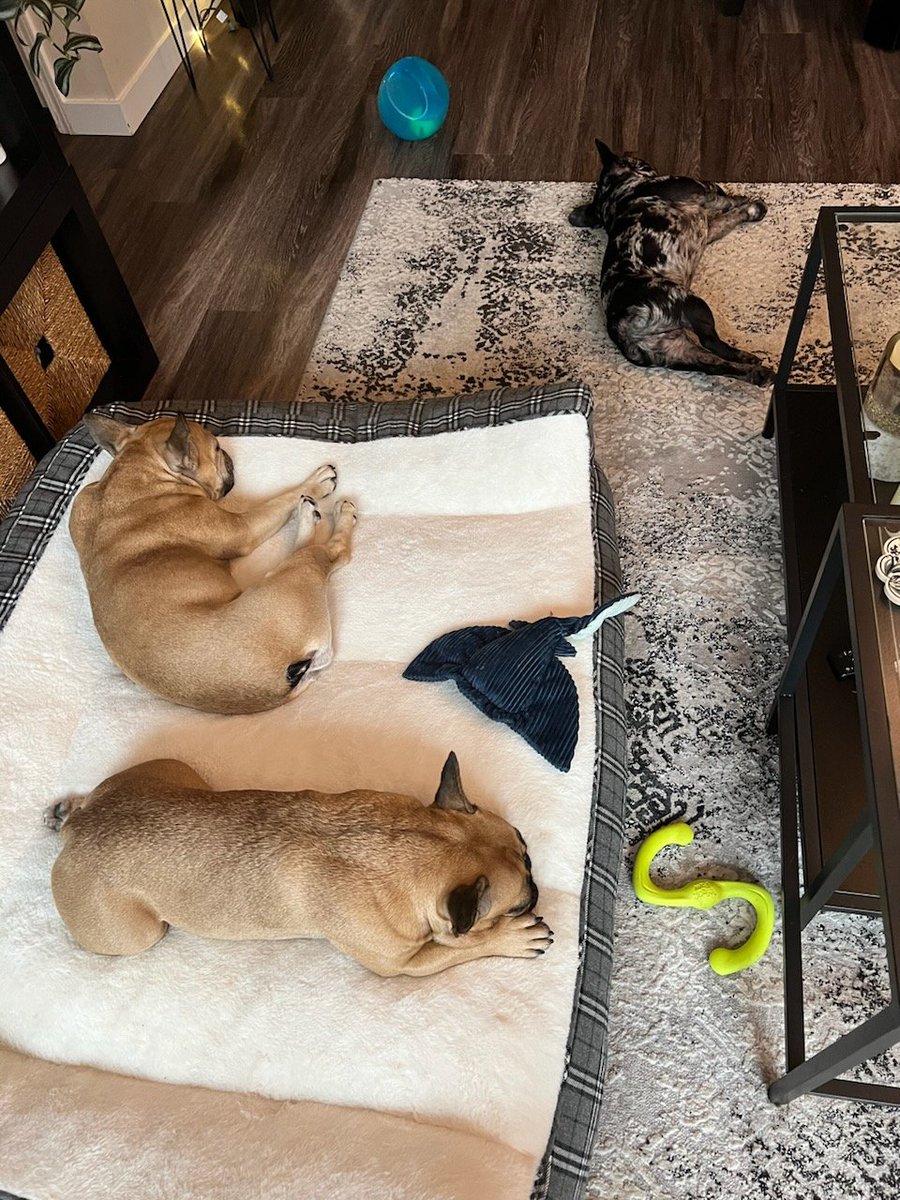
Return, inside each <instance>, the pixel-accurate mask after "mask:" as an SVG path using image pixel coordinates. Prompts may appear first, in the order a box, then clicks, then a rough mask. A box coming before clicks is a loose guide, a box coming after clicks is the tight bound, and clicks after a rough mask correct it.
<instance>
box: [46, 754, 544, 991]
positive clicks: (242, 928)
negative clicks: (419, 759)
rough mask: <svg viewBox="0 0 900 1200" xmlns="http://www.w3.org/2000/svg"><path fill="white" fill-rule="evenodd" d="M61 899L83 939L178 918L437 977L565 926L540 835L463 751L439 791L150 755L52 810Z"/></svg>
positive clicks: (517, 954)
mask: <svg viewBox="0 0 900 1200" xmlns="http://www.w3.org/2000/svg"><path fill="white" fill-rule="evenodd" d="M47 823H48V824H49V825H50V826H51V827H52V828H55V829H59V828H61V829H62V839H63V842H64V846H63V849H62V851H61V853H60V855H59V857H58V858H57V860H56V862H55V864H54V866H53V875H52V882H53V898H54V900H55V901H56V907H57V909H58V910H59V913H60V915H61V917H62V919H63V921H64V922H65V924H66V926H67V927H68V929H69V932H70V933H71V934H72V936H73V937H74V938H75V940H76V941H77V942H78V943H79V945H81V946H82V947H84V948H85V949H86V950H92V951H94V952H96V953H98V954H137V953H139V952H140V951H142V950H147V949H148V948H149V947H150V946H152V945H154V944H155V943H156V942H158V941H159V940H160V938H162V937H164V936H165V933H166V930H167V929H168V927H169V925H173V926H175V927H176V928H178V929H182V930H185V931H187V932H189V933H194V934H199V935H201V936H203V937H210V938H229V939H239V940H244V939H249V938H327V939H328V941H330V942H331V943H332V944H333V945H334V946H336V947H337V948H338V949H339V950H342V951H343V952H344V953H345V954H348V955H349V956H350V957H351V958H354V959H355V960H356V961H357V962H359V963H361V964H362V965H363V966H365V967H368V968H369V970H371V971H374V972H376V973H377V974H378V975H434V974H436V973H437V972H438V971H443V970H445V969H446V968H447V967H452V966H455V965H456V964H457V963H463V962H468V961H470V960H472V959H475V958H486V957H489V956H492V955H501V956H506V957H511V958H536V957H537V956H538V955H540V954H543V953H544V951H545V950H546V949H547V948H548V947H549V946H550V944H551V943H552V940H553V935H552V933H551V931H550V930H549V929H548V928H547V926H546V925H545V924H544V922H543V921H542V920H541V918H540V917H536V916H534V915H533V910H534V906H535V904H536V903H537V899H538V890H537V887H536V886H535V883H534V880H533V878H532V874H531V860H530V859H529V857H528V848H527V846H526V845H525V842H524V840H523V838H522V836H521V834H520V833H519V832H518V830H516V829H514V828H513V826H512V825H510V824H509V823H508V822H507V821H504V820H503V819H502V818H501V817H498V816H497V815H496V814H495V813H491V812H488V811H486V810H485V809H482V808H478V807H476V806H475V805H474V804H472V803H471V802H470V801H469V799H468V798H467V796H466V795H465V792H464V791H463V788H462V783H461V781H460V777H459V768H458V765H457V761H456V756H455V755H454V754H451V755H450V756H449V758H448V759H447V762H446V763H445V764H444V769H443V772H442V774H441V781H440V786H439V787H438V790H437V795H436V797H435V799H434V803H433V804H430V805H428V806H426V805H423V804H422V803H421V802H420V801H419V800H417V799H415V798H414V797H412V796H403V795H396V794H393V793H384V792H371V791H355V792H343V793H340V794H338V795H332V794H327V793H323V792H309V791H301V792H263V791H234V792H214V791H211V790H210V788H209V786H208V784H207V783H206V782H205V781H204V780H203V779H201V777H200V776H199V775H197V773H196V772H195V771H193V770H192V769H191V768H190V767H188V766H187V765H185V764H184V763H181V762H176V761H174V760H169V759H161V760H156V761H153V762H147V763H142V764H140V765H139V766H136V767H132V768H130V769H129V770H127V771H122V772H121V773H120V774H118V775H114V776H112V777H111V778H110V779H107V780H106V781H105V782H104V783H102V784H100V786H99V787H98V788H96V789H95V790H94V791H93V792H92V793H91V795H89V796H88V797H86V798H84V799H81V800H76V801H63V802H61V803H60V804H57V805H56V806H55V807H54V808H52V809H51V810H50V811H49V812H48V814H47Z"/></svg>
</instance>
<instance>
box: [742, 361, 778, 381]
mask: <svg viewBox="0 0 900 1200" xmlns="http://www.w3.org/2000/svg"><path fill="white" fill-rule="evenodd" d="M774 378H775V372H774V371H773V370H772V369H771V368H770V367H767V366H766V365H765V364H764V363H760V365H759V366H758V367H751V368H750V370H749V371H748V372H747V375H746V379H747V382H748V383H754V384H756V386H757V387H767V386H768V385H769V384H770V383H771V382H772V381H773V380H774Z"/></svg>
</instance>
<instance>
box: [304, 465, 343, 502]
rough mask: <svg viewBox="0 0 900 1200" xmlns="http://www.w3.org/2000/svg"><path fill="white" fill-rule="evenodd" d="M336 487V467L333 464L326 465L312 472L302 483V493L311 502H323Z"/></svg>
mask: <svg viewBox="0 0 900 1200" xmlns="http://www.w3.org/2000/svg"><path fill="white" fill-rule="evenodd" d="M336 487H337V467H335V466H334V465H333V463H326V464H325V465H324V467H319V469H318V471H313V473H312V475H310V477H309V479H305V480H304V481H303V491H304V492H306V493H307V495H309V496H311V497H312V498H313V500H324V499H325V497H326V496H330V495H331V493H332V492H333V491H334V489H335V488H336Z"/></svg>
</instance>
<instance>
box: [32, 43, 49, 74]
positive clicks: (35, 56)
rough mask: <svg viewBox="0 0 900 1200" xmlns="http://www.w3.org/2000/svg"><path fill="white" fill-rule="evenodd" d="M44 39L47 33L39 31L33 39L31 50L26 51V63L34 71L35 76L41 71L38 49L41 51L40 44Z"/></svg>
mask: <svg viewBox="0 0 900 1200" xmlns="http://www.w3.org/2000/svg"><path fill="white" fill-rule="evenodd" d="M46 40H47V34H46V33H39V34H38V35H37V37H36V38H35V39H34V45H33V46H32V47H31V50H30V51H29V52H28V63H29V65H30V67H31V69H32V71H33V72H34V74H35V75H37V76H39V75H40V73H41V60H40V57H39V55H40V51H41V46H42V45H43V44H44V42H46Z"/></svg>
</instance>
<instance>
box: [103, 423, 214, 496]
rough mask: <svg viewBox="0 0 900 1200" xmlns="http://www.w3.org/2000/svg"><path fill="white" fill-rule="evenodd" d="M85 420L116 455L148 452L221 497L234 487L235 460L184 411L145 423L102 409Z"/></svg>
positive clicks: (133, 456)
mask: <svg viewBox="0 0 900 1200" xmlns="http://www.w3.org/2000/svg"><path fill="white" fill-rule="evenodd" d="M84 423H85V425H86V426H87V428H88V430H89V431H90V434H91V436H92V437H93V439H94V441H95V442H96V443H97V445H98V446H100V447H102V449H104V450H107V451H108V452H109V453H110V454H112V455H113V457H114V458H116V457H118V456H120V455H122V456H123V461H124V457H125V456H126V455H127V457H128V458H130V459H132V460H133V459H136V458H138V457H139V456H144V457H147V456H149V457H150V459H151V460H152V462H153V463H154V464H155V465H158V466H162V467H163V468H164V469H165V470H166V471H167V472H168V473H169V474H170V475H172V476H174V478H175V479H178V480H179V481H182V482H184V483H188V484H194V485H196V486H197V487H199V488H201V489H202V491H204V492H205V493H206V495H207V496H209V498H210V499H211V500H221V498H222V497H223V496H225V495H227V494H228V492H230V491H231V489H232V488H233V487H234V463H233V462H232V461H231V456H230V455H229V454H226V452H225V451H224V450H223V449H222V447H221V446H220V445H219V441H218V438H216V437H214V436H213V434H211V433H210V432H209V430H208V429H204V428H203V426H202V425H198V424H197V422H196V421H188V420H186V418H185V417H184V415H183V414H182V413H179V414H178V416H177V417H158V418H157V419H156V420H155V421H147V422H146V424H144V425H126V424H125V423H124V422H122V421H114V420H113V419H112V417H105V416H103V415H102V414H101V413H87V414H86V416H85V418H84Z"/></svg>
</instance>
